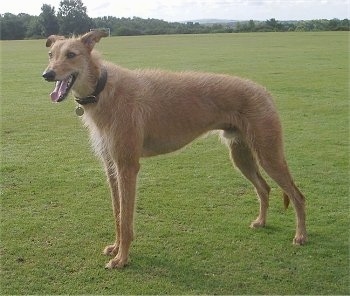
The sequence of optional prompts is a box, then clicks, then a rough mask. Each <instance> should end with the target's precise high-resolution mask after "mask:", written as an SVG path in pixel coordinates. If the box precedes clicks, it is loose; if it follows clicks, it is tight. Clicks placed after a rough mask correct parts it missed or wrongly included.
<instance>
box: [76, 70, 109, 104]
mask: <svg viewBox="0 0 350 296" xmlns="http://www.w3.org/2000/svg"><path fill="white" fill-rule="evenodd" d="M106 82H107V70H106V68H102V69H101V76H100V78H99V79H98V81H97V85H96V88H95V91H94V92H93V93H92V94H91V95H89V96H87V97H85V98H78V97H75V101H76V102H77V103H78V104H80V105H87V104H95V103H97V102H98V97H97V96H98V95H99V94H100V93H101V91H103V89H104V87H105V85H106Z"/></svg>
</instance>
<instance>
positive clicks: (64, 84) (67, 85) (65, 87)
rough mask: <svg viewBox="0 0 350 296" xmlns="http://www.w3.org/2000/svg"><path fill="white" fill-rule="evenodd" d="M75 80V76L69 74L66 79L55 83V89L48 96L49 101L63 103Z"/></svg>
mask: <svg viewBox="0 0 350 296" xmlns="http://www.w3.org/2000/svg"><path fill="white" fill-rule="evenodd" d="M76 79H77V74H71V75H69V76H68V77H67V78H66V79H64V80H60V81H57V82H56V86H55V89H54V90H53V92H52V93H51V94H50V96H51V100H52V101H53V102H55V103H58V102H61V101H63V100H64V99H65V98H66V97H67V96H68V94H69V91H70V90H71V88H72V86H73V84H74V82H75V80H76Z"/></svg>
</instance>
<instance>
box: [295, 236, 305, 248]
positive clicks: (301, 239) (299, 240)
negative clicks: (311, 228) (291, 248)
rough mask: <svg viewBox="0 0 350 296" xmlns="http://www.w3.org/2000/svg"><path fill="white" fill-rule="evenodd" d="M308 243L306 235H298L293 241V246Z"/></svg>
mask: <svg viewBox="0 0 350 296" xmlns="http://www.w3.org/2000/svg"><path fill="white" fill-rule="evenodd" d="M306 242H307V236H306V234H297V235H295V237H294V239H293V245H296V246H301V245H305V244H306Z"/></svg>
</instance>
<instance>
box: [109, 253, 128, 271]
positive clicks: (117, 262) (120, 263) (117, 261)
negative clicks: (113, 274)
mask: <svg viewBox="0 0 350 296" xmlns="http://www.w3.org/2000/svg"><path fill="white" fill-rule="evenodd" d="M127 264H128V258H124V259H123V258H119V256H116V257H115V258H113V259H112V260H110V261H109V262H108V263H107V264H106V266H105V269H113V268H117V269H121V268H124V267H125V266H126V265H127Z"/></svg>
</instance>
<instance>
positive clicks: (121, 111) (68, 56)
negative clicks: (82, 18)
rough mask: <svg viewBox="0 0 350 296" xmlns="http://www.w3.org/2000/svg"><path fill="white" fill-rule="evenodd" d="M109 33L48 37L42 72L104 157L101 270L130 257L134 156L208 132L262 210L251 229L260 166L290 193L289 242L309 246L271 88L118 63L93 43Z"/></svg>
mask: <svg viewBox="0 0 350 296" xmlns="http://www.w3.org/2000/svg"><path fill="white" fill-rule="evenodd" d="M106 36H107V34H106V33H105V32H104V31H91V32H88V33H86V34H84V35H82V36H78V37H71V38H68V39H66V38H64V37H62V36H58V35H51V36H49V37H48V39H47V41H46V47H50V51H49V64H48V66H47V68H46V70H45V71H44V73H43V75H42V76H43V78H44V79H45V80H47V81H51V82H56V86H55V89H54V91H53V92H52V93H51V100H52V101H53V102H61V101H63V100H64V99H66V98H67V96H68V94H69V93H70V91H72V93H73V95H74V96H75V98H76V101H77V103H78V106H79V107H78V108H77V114H78V115H79V116H81V117H82V120H83V122H84V123H85V125H86V126H87V127H88V129H89V131H90V138H91V142H92V145H93V148H94V150H95V152H96V153H97V155H99V156H100V157H101V159H102V162H103V164H104V169H105V171H106V175H107V179H108V181H109V186H110V191H111V196H112V205H113V212H114V217H115V227H116V239H115V242H114V244H112V245H109V246H107V247H106V248H105V249H104V254H105V255H110V256H113V258H112V259H111V260H110V261H109V262H108V263H107V265H106V268H108V269H111V268H122V267H124V266H125V265H127V263H128V260H129V250H130V245H131V242H132V240H133V223H134V208H135V194H136V179H137V174H138V172H139V169H140V164H139V160H140V158H141V157H150V156H155V155H159V154H164V153H169V152H173V151H175V150H178V149H180V148H182V147H184V146H186V145H187V144H189V143H190V142H191V141H193V140H194V139H196V138H197V137H199V136H201V135H203V134H205V133H207V132H210V131H218V132H219V133H220V134H221V137H222V139H223V140H224V142H225V143H226V144H227V146H228V148H229V152H230V157H231V160H232V162H233V163H234V164H235V166H236V167H237V168H238V169H239V170H240V171H241V172H242V174H243V175H244V176H245V177H246V178H247V179H248V180H249V181H250V182H251V183H252V184H253V185H254V187H255V190H256V193H257V196H258V198H259V201H260V211H259V215H258V217H257V218H256V220H254V221H253V222H252V223H251V227H252V228H257V227H264V226H265V224H266V215H267V209H268V206H269V192H270V187H269V185H268V184H267V183H266V181H265V180H264V178H263V177H262V175H261V173H260V170H259V167H261V168H263V169H264V170H265V172H266V173H267V174H268V175H269V176H270V177H271V178H272V179H273V180H274V181H275V182H276V183H277V184H278V185H279V187H280V188H281V189H282V190H283V196H284V204H285V207H286V208H287V207H288V204H289V201H290V200H291V201H292V203H293V205H294V208H295V212H296V234H295V237H294V239H293V243H294V244H296V245H303V244H304V243H306V241H307V233H306V224H305V197H304V195H303V194H302V193H301V191H300V190H299V189H298V187H297V186H296V185H295V183H294V181H293V179H292V176H291V174H290V171H289V169H288V166H287V162H286V160H285V156H284V148H283V139H282V128H281V123H280V119H279V116H278V113H277V110H276V107H275V105H274V102H273V99H272V96H271V95H270V94H269V92H268V91H267V90H266V89H265V88H264V87H262V86H260V85H258V84H256V83H254V82H252V81H250V80H246V79H242V78H239V77H235V76H229V75H221V74H210V73H197V72H181V73H176V72H167V71H160V70H129V69H126V68H123V67H120V66H117V65H115V64H112V63H110V62H106V61H103V60H102V59H101V57H100V55H99V54H98V53H97V52H96V51H94V50H93V48H94V46H95V44H96V43H97V42H99V41H100V39H101V38H102V37H106Z"/></svg>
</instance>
